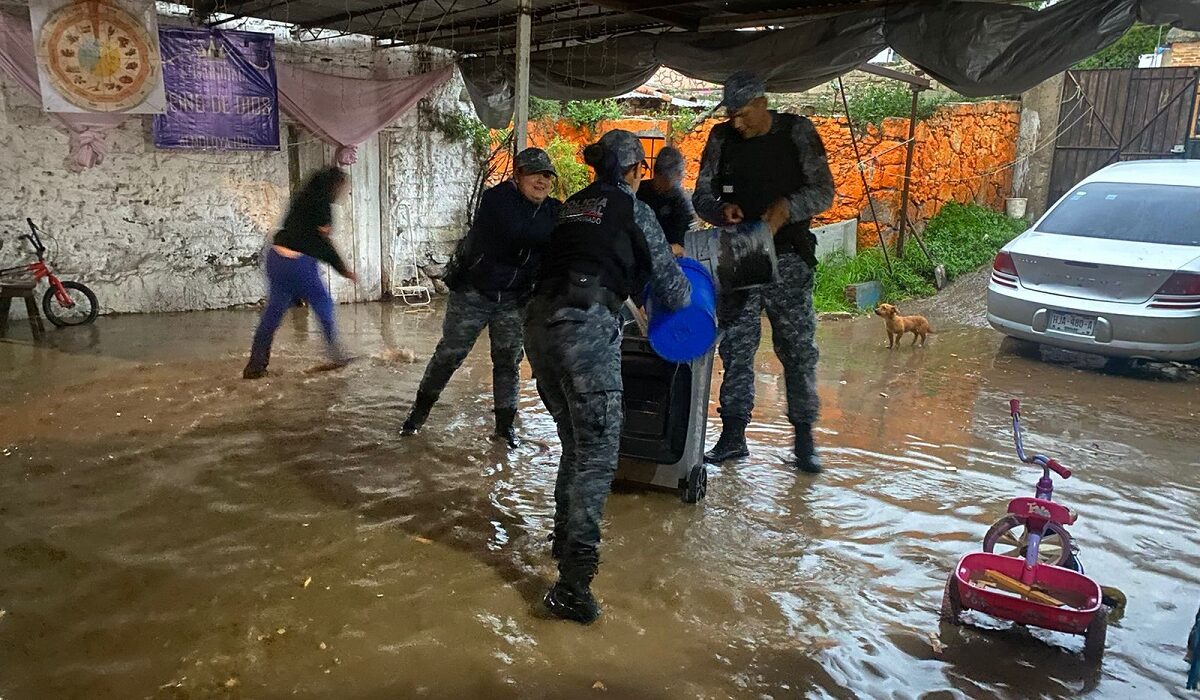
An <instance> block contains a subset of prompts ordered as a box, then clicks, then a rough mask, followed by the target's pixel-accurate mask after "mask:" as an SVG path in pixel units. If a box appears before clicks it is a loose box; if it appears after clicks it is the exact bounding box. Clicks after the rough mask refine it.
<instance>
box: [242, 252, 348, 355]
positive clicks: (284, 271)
mask: <svg viewBox="0 0 1200 700" xmlns="http://www.w3.org/2000/svg"><path fill="white" fill-rule="evenodd" d="M264 267H265V268H266V272H267V290H268V291H267V308H265V309H263V313H262V318H260V319H259V321H258V330H256V331H254V344H253V346H252V347H251V348H250V363H249V365H248V366H249V367H252V368H254V369H266V367H267V363H268V362H270V360H271V343H272V341H274V340H275V331H277V330H279V324H280V323H282V322H283V317H284V315H285V314H286V313H287V312H288V309H290V308H292V306H294V305H295V303H296V301H297V300H300V299H303V300H304V301H305V302H307V303H308V306H309V308H311V309H312V310H313V313H315V314H316V315H317V320H319V321H320V322H321V330H322V331H323V332H324V333H325V343H326V346H327V352H328V354H329V359H330V360H332V361H334V362H337V361H340V360H341V359H342V352H341V350H340V349H339V347H338V343H337V328H336V327H335V326H334V324H333V297H331V296H329V290H328V289H326V288H325V283H324V282H322V281H321V275H320V274H319V272H318V269H317V259H316V258H313V257H310V256H308V255H301V256H300V257H298V258H288V257H284V256H282V255H280V254H279V253H278V252H276V251H275V249H274V248H268V249H267V255H266V264H265V265H264Z"/></svg>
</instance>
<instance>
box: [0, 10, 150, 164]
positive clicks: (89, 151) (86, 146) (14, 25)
mask: <svg viewBox="0 0 1200 700" xmlns="http://www.w3.org/2000/svg"><path fill="white" fill-rule="evenodd" d="M0 69H3V70H4V72H5V73H8V74H9V75H11V76H12V78H13V80H15V81H17V84H18V85H20V86H21V87H23V88H25V89H26V90H28V91H29V92H30V94H32V95H34V96H35V97H36V96H40V95H41V89H40V87H39V86H38V74H37V59H36V57H35V54H34V50H33V34H32V32H31V31H30V28H29V20H24V21H21V20H18V19H17V18H15V17H13V16H12V15H8V14H4V13H2V12H0ZM48 114H49V115H50V116H51V117H53V118H55V119H57V120H58V121H60V122H62V124H63V126H65V127H67V132H68V133H69V134H70V139H71V140H70V149H71V154H70V155H69V156H68V157H67V160H66V166H67V167H68V168H69V169H71V170H74V171H76V172H78V171H80V170H83V169H84V168H91V167H93V166H95V165H99V164H100V163H101V162H102V161H103V160H104V156H105V155H107V154H108V132H110V131H112V130H113V129H115V128H116V127H117V125H118V124H120V123H121V122H123V121H125V119H126V118H127V115H124V114H65V113H61V112H48Z"/></svg>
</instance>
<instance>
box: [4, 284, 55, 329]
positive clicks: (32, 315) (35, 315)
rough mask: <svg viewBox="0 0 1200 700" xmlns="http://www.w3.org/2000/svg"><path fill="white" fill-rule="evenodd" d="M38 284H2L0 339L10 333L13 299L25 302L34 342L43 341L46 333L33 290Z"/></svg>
mask: <svg viewBox="0 0 1200 700" xmlns="http://www.w3.org/2000/svg"><path fill="white" fill-rule="evenodd" d="M36 286H37V282H33V281H29V282H0V338H3V337H4V336H5V335H6V334H7V333H8V313H9V310H10V309H11V307H12V300H13V299H17V298H20V299H24V300H25V312H26V313H27V314H28V315H29V330H30V331H32V332H33V339H34V340H41V339H42V336H44V335H45V333H46V328H45V326H43V325H42V314H41V312H40V311H38V306H37V300H36V299H34V296H33V290H34V288H35V287H36Z"/></svg>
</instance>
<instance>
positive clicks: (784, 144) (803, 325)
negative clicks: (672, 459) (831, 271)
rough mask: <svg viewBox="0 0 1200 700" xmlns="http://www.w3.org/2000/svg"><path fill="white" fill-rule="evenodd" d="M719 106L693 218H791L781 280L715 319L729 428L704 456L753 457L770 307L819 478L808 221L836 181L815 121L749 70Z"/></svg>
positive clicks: (734, 300) (800, 441)
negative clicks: (777, 104)
mask: <svg viewBox="0 0 1200 700" xmlns="http://www.w3.org/2000/svg"><path fill="white" fill-rule="evenodd" d="M722 105H723V106H724V107H725V110H726V113H727V114H728V116H729V121H727V122H725V123H722V124H718V125H717V126H715V127H713V129H712V132H711V133H710V134H709V137H708V143H707V144H705V146H704V154H703V155H702V156H701V160H700V176H699V179H698V180H697V182H696V191H695V193H694V194H693V195H692V203H693V204H694V205H695V207H696V212H697V213H698V214H699V215H700V217H701V218H703V219H704V220H705V221H707V222H709V223H711V224H713V225H714V226H730V225H733V224H738V223H741V222H743V221H753V220H754V219H758V218H760V217H762V216H763V215H764V213H766V212H767V211H768V210H769V209H770V208H771V207H772V205H773V204H776V203H777V202H780V201H781V200H782V201H783V202H786V204H787V208H788V210H789V216H788V221H787V223H786V224H785V225H784V226H783V227H782V228H780V229H779V230H778V232H777V233H776V234H775V251H776V253H777V255H778V258H779V276H778V279H777V280H776V281H775V282H774V283H772V284H769V285H766V286H763V287H759V288H756V289H751V290H747V291H740V292H730V293H722V294H721V299H720V302H719V308H718V320H719V322H720V325H721V327H722V328H723V329H724V331H725V335H724V337H723V338H722V340H721V344H720V347H719V349H718V352H719V353H720V356H721V364H722V366H723V367H724V369H725V375H724V378H723V379H722V381H721V398H720V401H721V403H720V408H719V409H718V410H719V412H720V414H721V424H722V429H721V437H720V439H718V440H717V444H716V445H715V446H714V447H713V448H712V450H710V451H709V452H708V453H706V454H705V459H706V460H707V461H709V462H721V461H724V460H727V459H736V458H739V457H745V456H747V455H748V454H750V450H749V448H748V447H747V446H746V425H747V424H748V423H749V422H750V415H751V412H752V411H753V409H754V355H755V353H756V352H757V351H758V346H759V342H760V340H761V333H762V321H761V317H762V311H763V308H764V307H765V308H766V311H767V318H768V319H769V320H770V321H771V333H772V337H773V339H774V343H775V353H776V354H777V355H778V356H779V361H780V363H782V365H783V376H784V382H785V384H786V386H787V403H788V420H789V421H790V422H791V424H792V426H793V427H794V428H795V429H796V442H795V448H796V463H795V467H796V468H797V469H799V470H800V471H803V472H809V473H818V472H820V471H821V461H820V458H819V457H818V456H817V454H816V452H815V449H814V446H813V435H812V429H813V424H815V423H816V421H817V416H818V413H819V410H820V402H819V399H818V397H817V377H816V368H817V347H816V344H815V343H814V341H813V335H814V333H815V331H816V314H815V312H814V310H813V299H812V290H813V270H814V269H815V268H816V266H817V260H816V255H815V251H816V237H815V236H813V234H812V233H811V232H810V231H809V223H810V221H811V219H812V218H813V217H814V216H816V215H817V214H820V213H821V212H823V211H825V210H826V209H828V208H829V207H830V205H832V204H833V192H834V190H833V176H832V175H831V174H830V172H829V164H828V162H827V161H826V159H825V146H824V145H823V144H822V143H821V137H820V136H819V135H818V134H817V131H816V129H815V128H814V127H813V125H812V122H810V121H809V120H808V119H806V118H804V117H800V116H796V115H791V114H779V113H776V112H774V111H772V110H770V109H768V107H767V99H766V97H765V86H764V85H763V83H762V81H760V80H759V79H758V78H757V77H756V76H754V75H753V74H751V73H748V72H744V71H743V72H738V73H735V74H733V75H732V76H730V77H729V80H727V81H726V83H725V91H724V100H723V101H722Z"/></svg>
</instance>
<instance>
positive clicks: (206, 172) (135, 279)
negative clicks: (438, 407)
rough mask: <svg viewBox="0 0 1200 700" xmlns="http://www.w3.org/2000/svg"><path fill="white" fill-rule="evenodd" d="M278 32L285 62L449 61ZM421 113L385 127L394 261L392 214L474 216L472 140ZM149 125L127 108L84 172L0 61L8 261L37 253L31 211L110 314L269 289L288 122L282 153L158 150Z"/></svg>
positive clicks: (453, 100)
mask: <svg viewBox="0 0 1200 700" xmlns="http://www.w3.org/2000/svg"><path fill="white" fill-rule="evenodd" d="M166 23H168V21H164V24H166ZM247 29H254V30H258V31H261V30H262V27H247ZM276 34H277V36H278V37H279V42H280V43H279V44H277V54H276V60H277V61H282V62H304V63H308V64H311V65H312V66H313V67H314V68H315V69H317V70H320V71H322V72H328V73H336V74H341V75H357V76H372V77H385V76H387V77H390V76H400V75H408V74H411V73H415V72H420V71H422V70H428V68H429V63H428V62H429V61H430V60H434V61H437V62H438V63H439V64H442V63H444V61H446V60H447V58H446V57H445V56H433V57H431V56H428V55H422V54H418V53H416V52H411V51H407V50H397V49H389V50H383V51H379V50H375V49H373V48H372V47H371V45H370V43H369V42H367V41H365V40H363V39H361V38H353V37H350V38H342V39H336V40H331V41H317V42H307V43H303V44H298V43H295V42H293V41H291V40H290V39H288V38H287V34H286V33H285V32H284V31H282V30H280V29H278V28H276ZM462 92H463V88H462V83H461V80H460V79H459V78H458V77H457V76H456V77H455V79H454V80H452V81H450V83H448V84H447V85H446V86H444V87H443V88H441V89H440V90H438V91H436V92H435V93H434V94H433V95H431V96H430V97H429V98H427V100H429V101H431V102H432V103H434V104H435V105H437V108H438V109H442V110H464V111H465V110H468V109H469V105H468V104H467V103H466V102H464V101H463V99H462ZM285 120H286V118H285ZM425 121H428V120H425ZM420 122H421V120H420V119H419V118H418V110H413V111H412V112H411V113H410V114H408V115H406V116H405V117H403V118H402V119H401V120H399V121H398V123H397V124H395V125H393V127H389V129H388V130H387V131H385V133H384V134H382V135H381V137H380V139H379V142H380V144H381V146H380V148H381V149H382V153H381V156H382V157H383V161H382V165H383V175H382V181H383V184H382V186H381V187H380V190H381V205H380V206H381V214H382V220H383V222H384V223H383V224H382V225H383V231H382V232H381V235H380V238H381V239H382V240H381V247H382V248H383V253H384V256H385V257H384V261H385V262H384V265H385V266H387V265H389V264H390V263H389V261H388V259H387V256H388V254H389V252H390V251H389V250H388V248H389V247H393V248H395V247H396V246H395V245H394V244H392V245H389V241H390V238H389V235H394V232H395V230H396V228H397V226H398V225H390V223H389V222H401V224H399V225H404V226H411V228H412V235H413V237H414V238H415V240H416V241H417V243H418V245H420V246H424V244H425V243H426V242H427V241H429V240H434V241H443V240H445V239H447V238H456V237H458V236H460V235H461V234H462V224H463V222H465V218H466V202H467V199H468V197H469V195H470V190H471V185H472V183H473V181H474V166H473V165H472V164H471V159H470V158H469V156H468V149H467V148H466V147H465V146H463V145H460V144H451V143H448V142H447V141H446V139H445V137H444V136H443V135H442V134H441V133H440V132H439V131H437V130H436V128H434V127H432V126H431V125H429V124H422V123H420ZM150 124H151V117H149V116H145V117H134V118H131V119H129V120H127V121H126V122H125V123H124V124H123V125H122V126H121V127H120V128H118V129H117V130H115V131H114V132H113V133H112V134H111V136H110V139H109V142H110V146H111V147H110V151H109V155H108V157H107V158H106V159H105V161H104V162H103V163H102V164H100V165H99V166H98V167H96V168H92V169H89V170H86V171H83V172H81V173H72V172H70V171H69V170H67V169H66V168H65V167H64V164H63V160H64V158H65V157H66V155H67V136H66V134H65V132H64V131H63V130H62V129H61V128H60V127H58V126H57V122H56V121H54V120H52V119H51V118H50V117H48V116H47V115H45V114H43V113H42V111H41V107H40V103H39V101H38V99H37V98H36V97H34V96H31V95H29V94H27V93H26V92H25V91H24V90H23V89H21V88H19V87H17V86H16V84H15V83H14V82H13V81H12V80H11V79H9V78H8V77H7V76H4V75H3V74H2V73H0V182H3V183H4V186H3V187H0V237H2V238H3V239H4V244H3V246H2V247H0V267H4V266H7V265H9V264H16V263H17V262H20V260H21V259H22V256H23V255H25V253H20V252H19V251H18V250H17V242H16V240H15V236H16V235H18V234H19V233H22V232H23V230H24V226H25V224H24V221H25V217H27V216H28V217H31V218H32V219H33V220H34V221H35V222H38V223H39V225H40V226H41V227H42V228H44V229H45V231H46V233H47V234H48V236H50V237H52V239H53V242H51V241H50V240H48V241H47V243H48V244H49V246H50V251H51V255H52V256H53V257H52V260H53V262H54V264H55V266H56V267H57V268H58V269H59V270H60V271H61V272H62V273H63V277H64V278H74V279H80V280H82V281H84V282H86V283H87V284H89V285H90V286H92V288H93V289H94V290H95V291H96V293H97V295H98V296H99V298H100V302H101V306H102V309H103V310H104V311H105V312H106V313H107V312H147V311H180V310H192V309H211V308H223V307H228V306H235V305H239V304H251V303H255V302H258V301H260V300H261V299H262V297H263V282H262V277H261V274H260V272H259V269H258V253H259V251H260V250H261V248H262V246H263V244H264V242H265V241H266V240H267V236H269V235H270V233H271V232H272V231H273V230H274V229H275V227H276V226H277V225H278V222H279V220H280V219H281V217H282V214H283V209H284V207H285V206H286V204H287V199H288V194H289V171H288V152H287V149H286V143H287V133H288V129H287V127H286V125H285V126H283V135H282V138H281V144H284V145H285V146H284V147H283V148H282V149H281V150H280V151H279V152H271V153H254V152H229V153H210V152H183V153H181V152H166V151H157V150H156V149H155V148H154V144H153V137H152V134H151V131H150ZM285 124H286V121H285ZM302 138H307V139H311V138H312V137H311V136H304V137H302ZM389 198H390V200H389ZM406 208H407V211H408V212H411V213H410V214H406V212H405V209H406ZM389 231H392V232H393V233H392V234H389ZM435 247H436V246H435ZM442 247H444V246H442ZM400 249H403V247H400Z"/></svg>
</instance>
